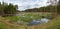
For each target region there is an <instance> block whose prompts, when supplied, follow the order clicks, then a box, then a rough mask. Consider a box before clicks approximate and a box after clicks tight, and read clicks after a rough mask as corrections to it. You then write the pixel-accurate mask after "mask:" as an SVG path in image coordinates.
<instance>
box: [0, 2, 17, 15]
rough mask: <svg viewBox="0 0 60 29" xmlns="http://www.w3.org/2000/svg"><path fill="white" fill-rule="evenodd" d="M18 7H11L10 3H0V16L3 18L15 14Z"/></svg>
mask: <svg viewBox="0 0 60 29" xmlns="http://www.w3.org/2000/svg"><path fill="white" fill-rule="evenodd" d="M17 9H18V5H13V4H11V3H9V4H7V3H5V2H2V3H1V2H0V15H1V16H5V15H8V14H15V13H16V12H17V11H18V10H17Z"/></svg>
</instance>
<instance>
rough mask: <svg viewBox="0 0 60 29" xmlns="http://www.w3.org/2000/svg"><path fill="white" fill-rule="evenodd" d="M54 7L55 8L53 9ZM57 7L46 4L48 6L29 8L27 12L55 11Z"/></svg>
mask: <svg viewBox="0 0 60 29" xmlns="http://www.w3.org/2000/svg"><path fill="white" fill-rule="evenodd" d="M52 9H53V10H52ZM55 9H56V8H55V7H53V6H46V7H40V8H33V9H27V10H25V12H51V11H52V12H55Z"/></svg>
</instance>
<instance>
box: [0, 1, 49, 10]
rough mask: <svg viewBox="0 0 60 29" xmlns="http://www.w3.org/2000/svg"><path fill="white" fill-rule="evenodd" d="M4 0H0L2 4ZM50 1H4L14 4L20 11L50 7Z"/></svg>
mask: <svg viewBox="0 0 60 29" xmlns="http://www.w3.org/2000/svg"><path fill="white" fill-rule="evenodd" d="M1 1H3V0H0V2H1ZM47 1H48V0H4V2H7V3H12V4H14V5H18V10H19V11H24V10H26V9H32V8H39V7H43V6H47V5H49V3H47Z"/></svg>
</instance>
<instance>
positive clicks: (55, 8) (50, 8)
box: [23, 0, 60, 14]
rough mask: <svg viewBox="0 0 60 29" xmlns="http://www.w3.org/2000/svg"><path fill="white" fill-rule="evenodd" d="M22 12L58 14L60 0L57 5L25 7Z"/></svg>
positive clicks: (59, 12)
mask: <svg viewBox="0 0 60 29" xmlns="http://www.w3.org/2000/svg"><path fill="white" fill-rule="evenodd" d="M23 12H57V13H58V14H60V0H59V3H58V5H57V6H51V5H49V6H45V7H40V8H33V9H27V10H25V11H23Z"/></svg>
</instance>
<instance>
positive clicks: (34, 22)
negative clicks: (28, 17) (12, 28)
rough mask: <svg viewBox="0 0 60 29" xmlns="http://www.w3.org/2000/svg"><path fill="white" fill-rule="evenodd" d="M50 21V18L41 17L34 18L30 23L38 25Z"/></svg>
mask: <svg viewBox="0 0 60 29" xmlns="http://www.w3.org/2000/svg"><path fill="white" fill-rule="evenodd" d="M48 22H49V19H47V18H41V19H40V20H33V21H32V22H30V23H29V24H28V25H38V24H44V23H48Z"/></svg>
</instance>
